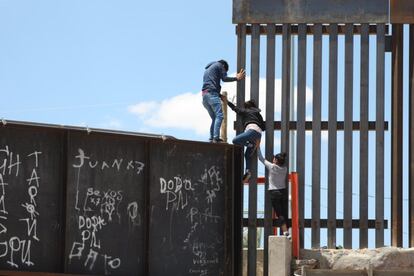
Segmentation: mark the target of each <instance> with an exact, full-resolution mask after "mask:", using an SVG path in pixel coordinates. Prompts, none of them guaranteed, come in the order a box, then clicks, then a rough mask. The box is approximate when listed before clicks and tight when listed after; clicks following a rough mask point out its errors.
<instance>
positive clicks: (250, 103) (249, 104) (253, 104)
mask: <svg viewBox="0 0 414 276" xmlns="http://www.w3.org/2000/svg"><path fill="white" fill-rule="evenodd" d="M251 107H257V106H256V102H255V100H249V101H247V102H245V103H244V108H251Z"/></svg>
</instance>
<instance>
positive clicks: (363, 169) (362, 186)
mask: <svg viewBox="0 0 414 276" xmlns="http://www.w3.org/2000/svg"><path fill="white" fill-rule="evenodd" d="M360 74H361V77H360V92H361V95H360V118H361V119H360V120H361V131H360V147H359V150H360V162H359V171H360V172H359V179H360V181H359V219H360V221H361V223H360V224H361V229H360V233H359V246H360V248H367V247H368V111H369V109H368V107H369V106H368V102H369V92H368V91H369V88H368V87H369V33H368V24H363V25H362V32H361V72H360Z"/></svg>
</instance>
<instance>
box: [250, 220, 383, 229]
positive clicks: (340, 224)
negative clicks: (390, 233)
mask: <svg viewBox="0 0 414 276" xmlns="http://www.w3.org/2000/svg"><path fill="white" fill-rule="evenodd" d="M304 222H305V224H304V227H305V228H312V220H311V219H305V221H304ZM288 225H291V220H290V219H289V222H288ZM248 226H249V221H248V219H247V218H244V219H243V227H248ZM272 226H273V227H277V225H276V220H273V221H272ZM351 226H352V228H355V229H359V228H360V221H359V220H357V219H353V220H352V225H351ZM256 227H264V219H262V218H258V219H257V224H256ZM320 228H328V220H327V219H321V220H320ZM336 228H344V220H343V219H337V220H336ZM367 228H368V229H375V228H376V220H374V219H370V220H368V226H367ZM384 229H388V220H384Z"/></svg>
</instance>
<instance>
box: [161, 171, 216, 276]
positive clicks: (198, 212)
mask: <svg viewBox="0 0 414 276" xmlns="http://www.w3.org/2000/svg"><path fill="white" fill-rule="evenodd" d="M221 174H222V173H221V171H220V169H219V168H218V167H217V166H211V167H207V168H205V169H204V171H203V172H202V173H201V174H200V176H199V177H198V178H196V179H191V178H189V177H182V176H180V175H176V176H174V177H173V178H170V179H169V178H165V177H160V178H159V185H160V190H159V191H160V194H161V196H162V200H163V201H162V203H164V204H165V205H164V207H165V211H166V212H171V213H172V214H171V217H173V213H181V214H184V217H185V220H186V221H185V222H182V223H180V227H187V230H185V231H186V232H185V233H186V234H185V235H184V239H183V240H182V244H181V248H183V249H184V250H185V251H187V252H188V253H189V254H187V255H189V256H191V258H192V260H191V261H190V262H186V263H187V264H188V263H191V266H190V267H189V268H188V271H187V273H188V274H189V275H200V276H201V275H211V271H210V270H209V268H210V267H209V266H211V265H213V266H217V264H219V263H220V260H219V259H220V257H219V255H218V253H217V248H221V247H222V246H223V240H222V239H217V238H216V237H214V239H212V238H210V237H208V238H206V239H204V238H203V237H204V236H205V232H204V231H205V230H206V229H210V227H211V226H212V225H218V224H219V223H223V220H224V218H223V217H222V214H219V213H217V210H215V208H214V206H215V205H216V202H215V201H216V200H217V198H218V197H219V193H221V192H222V186H223V179H222V177H221ZM220 197H221V196H220ZM181 217H182V216H181ZM173 223H174V222H173V220H170V225H169V228H170V229H169V232H170V233H173V232H174V231H173V230H172V228H174V225H173ZM213 228H217V227H214V226H213ZM170 238H171V239H173V240H175V239H176V238H177V237H170Z"/></svg>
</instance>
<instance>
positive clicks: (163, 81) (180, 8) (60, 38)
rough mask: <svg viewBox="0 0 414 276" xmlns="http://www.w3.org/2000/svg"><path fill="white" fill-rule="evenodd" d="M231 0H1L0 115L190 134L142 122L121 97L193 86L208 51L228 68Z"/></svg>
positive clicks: (135, 99)
mask: <svg viewBox="0 0 414 276" xmlns="http://www.w3.org/2000/svg"><path fill="white" fill-rule="evenodd" d="M231 8H232V3H231V1H218V0H214V1H208V2H200V1H174V2H171V1H163V2H161V3H160V2H157V1H125V0H121V1H108V0H88V1H84V0H71V1H52V0H40V1H22V0H17V1H15V0H13V1H11V0H10V1H9V0H0V37H1V41H2V43H1V44H0V94H1V95H2V98H3V99H4V100H2V101H1V103H0V110H1V111H0V117H2V118H5V119H9V120H23V121H34V122H44V123H46V122H47V123H56V124H65V125H67V124H68V125H77V126H79V125H80V126H82V125H87V126H89V127H100V128H117V129H122V130H130V131H147V132H155V133H159V132H167V134H170V135H172V134H174V135H176V136H177V137H180V138H191V136H192V134H186V133H185V131H183V132H181V131H179V130H177V129H168V128H167V129H165V128H157V127H150V126H148V125H145V124H143V122H142V121H141V119H140V118H139V116H137V115H136V114H133V113H131V112H130V111H128V107H129V106H131V105H134V104H137V103H142V102H151V101H157V102H160V101H162V100H164V99H168V98H171V97H174V96H176V95H179V94H184V93H197V92H198V91H199V90H200V87H201V79H202V73H203V68H204V65H205V64H206V63H208V62H209V61H211V60H217V59H220V58H224V59H227V60H228V61H229V63H230V71H232V69H234V68H235V65H234V64H235V58H236V52H235V49H236V37H235V34H234V33H235V31H234V25H232V24H231ZM200 107H201V106H200ZM201 108H202V107H201ZM172 132H173V133H172ZM196 138H200V139H201V138H202V137H201V136H200V137H196Z"/></svg>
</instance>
